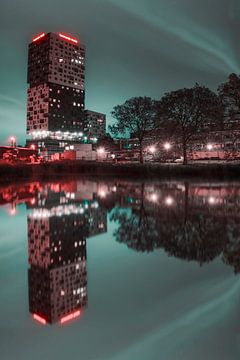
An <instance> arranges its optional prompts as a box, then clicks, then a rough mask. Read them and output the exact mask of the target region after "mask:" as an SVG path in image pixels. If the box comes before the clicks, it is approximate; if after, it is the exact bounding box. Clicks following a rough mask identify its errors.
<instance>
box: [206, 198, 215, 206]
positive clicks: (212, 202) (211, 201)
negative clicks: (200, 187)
mask: <svg viewBox="0 0 240 360" xmlns="http://www.w3.org/2000/svg"><path fill="white" fill-rule="evenodd" d="M208 203H209V204H210V205H214V204H216V198H215V197H214V196H210V197H209V198H208Z"/></svg>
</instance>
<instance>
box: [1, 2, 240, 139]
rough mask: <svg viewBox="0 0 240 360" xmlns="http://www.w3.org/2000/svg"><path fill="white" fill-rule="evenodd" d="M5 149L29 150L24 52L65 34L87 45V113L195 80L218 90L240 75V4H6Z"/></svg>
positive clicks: (3, 9) (3, 26)
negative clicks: (11, 144) (42, 39)
mask: <svg viewBox="0 0 240 360" xmlns="http://www.w3.org/2000/svg"><path fill="white" fill-rule="evenodd" d="M0 27H1V41H0V54H1V56H0V72H1V74H0V124H1V131H0V143H1V144H2V143H4V142H6V140H7V138H8V136H9V135H11V134H15V135H16V136H17V139H18V143H22V144H24V141H25V127H26V125H25V123H26V90H27V83H26V78H27V75H26V72H27V45H28V43H29V42H30V41H31V38H32V36H33V35H35V34H38V33H40V32H50V31H52V32H58V31H64V32H66V33H69V34H71V35H73V36H77V37H78V38H79V39H80V40H81V41H82V42H83V43H85V45H86V50H87V59H86V108H88V109H91V110H95V111H99V112H105V113H106V114H107V117H108V124H109V123H110V122H111V121H112V120H111V117H110V112H111V110H112V107H113V106H115V105H117V104H121V103H122V102H124V101H125V100H126V99H128V98H129V97H132V96H139V95H147V96H152V97H153V98H156V99H157V98H160V97H161V95H163V93H164V92H166V91H169V90H176V89H178V88H181V87H184V86H187V87H188V86H192V85H194V83H195V82H196V81H197V82H199V83H201V84H205V85H207V86H209V87H210V88H211V89H213V90H215V89H216V88H217V86H218V84H219V83H221V82H223V81H225V80H226V78H227V76H228V74H229V73H231V72H236V73H238V74H239V73H240V42H239V28H240V2H239V0H176V1H171V0H67V1H63V0H58V1H56V0H51V1H47V0H41V1H36V0H21V1H19V0H12V1H9V0H2V1H1V7H0Z"/></svg>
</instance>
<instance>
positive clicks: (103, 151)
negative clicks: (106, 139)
mask: <svg viewBox="0 0 240 360" xmlns="http://www.w3.org/2000/svg"><path fill="white" fill-rule="evenodd" d="M97 154H98V159H99V160H100V159H103V157H104V155H105V149H104V147H100V148H98V149H97Z"/></svg>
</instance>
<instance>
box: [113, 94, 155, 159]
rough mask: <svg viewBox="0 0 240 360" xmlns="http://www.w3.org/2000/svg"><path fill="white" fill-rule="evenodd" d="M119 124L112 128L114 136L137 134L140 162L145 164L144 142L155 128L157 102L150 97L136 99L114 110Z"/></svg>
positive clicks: (114, 115)
mask: <svg viewBox="0 0 240 360" xmlns="http://www.w3.org/2000/svg"><path fill="white" fill-rule="evenodd" d="M112 116H113V117H114V118H115V119H116V120H117V122H116V123H115V124H114V125H112V126H110V127H109V128H110V131H111V132H112V133H113V134H114V135H118V134H122V135H129V134H133V133H134V134H135V136H136V137H137V140H138V143H139V153H140V154H139V160H140V162H141V163H143V140H144V139H145V138H146V135H147V134H148V133H149V131H151V130H152V129H153V128H154V126H155V119H156V101H154V100H152V99H151V98H149V97H146V96H145V97H134V98H131V99H129V100H127V101H126V102H125V103H124V104H122V105H117V106H115V107H114V108H113V111H112Z"/></svg>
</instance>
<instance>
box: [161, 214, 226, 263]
mask: <svg viewBox="0 0 240 360" xmlns="http://www.w3.org/2000/svg"><path fill="white" fill-rule="evenodd" d="M161 225H163V224H161ZM161 230H162V232H161V238H162V239H163V242H162V246H163V248H164V249H165V251H166V252H167V253H168V254H169V255H173V256H175V257H179V258H181V259H186V260H188V261H191V260H195V261H197V262H199V263H200V264H202V263H204V262H209V261H212V260H213V259H214V258H215V257H217V256H218V255H220V253H221V252H222V248H223V239H222V236H221V235H222V228H221V227H220V224H219V223H217V222H215V221H214V219H212V218H206V217H205V216H203V215H201V214H196V215H193V216H191V217H188V218H187V219H181V218H179V219H178V220H177V221H176V222H172V223H169V224H168V225H167V226H166V225H165V226H164V225H163V226H161Z"/></svg>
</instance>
